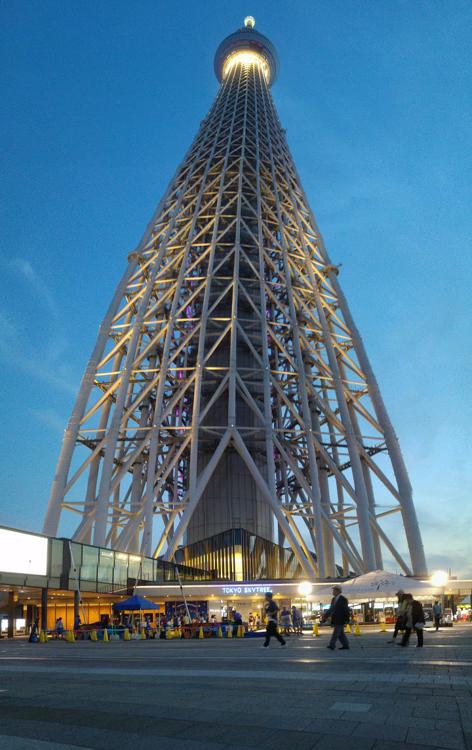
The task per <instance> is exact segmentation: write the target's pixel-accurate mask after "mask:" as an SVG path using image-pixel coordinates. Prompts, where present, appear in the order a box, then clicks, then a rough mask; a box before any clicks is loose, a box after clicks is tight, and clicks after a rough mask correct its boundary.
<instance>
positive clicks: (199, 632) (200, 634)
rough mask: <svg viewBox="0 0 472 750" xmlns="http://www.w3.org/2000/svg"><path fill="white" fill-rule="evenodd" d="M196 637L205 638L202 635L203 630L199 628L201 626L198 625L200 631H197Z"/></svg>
mask: <svg viewBox="0 0 472 750" xmlns="http://www.w3.org/2000/svg"><path fill="white" fill-rule="evenodd" d="M198 637H199V638H204V637H205V636H204V635H203V628H202V626H201V625H200V630H199V631H198Z"/></svg>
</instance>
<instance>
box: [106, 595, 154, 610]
mask: <svg viewBox="0 0 472 750" xmlns="http://www.w3.org/2000/svg"><path fill="white" fill-rule="evenodd" d="M113 609H114V610H115V611H116V612H130V611H134V610H138V609H160V607H159V605H158V604H154V602H151V601H150V599H146V598H145V597H144V596H138V594H135V595H134V596H130V597H129V599H125V600H124V601H123V602H118V603H117V604H114V605H113Z"/></svg>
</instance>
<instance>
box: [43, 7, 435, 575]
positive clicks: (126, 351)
mask: <svg viewBox="0 0 472 750" xmlns="http://www.w3.org/2000/svg"><path fill="white" fill-rule="evenodd" d="M254 26H255V21H254V19H253V18H252V17H251V16H248V17H246V19H245V21H244V27H243V28H242V29H239V30H238V31H236V32H234V33H233V34H230V35H229V36H228V37H226V39H224V40H223V41H222V42H221V44H220V45H219V47H218V49H217V51H216V54H215V61H214V68H215V73H216V76H217V78H218V81H219V82H220V89H219V92H218V95H217V97H216V100H215V102H214V104H213V106H212V107H211V109H210V112H209V113H208V116H207V117H206V118H205V120H204V121H203V122H202V125H201V127H200V130H199V132H198V134H197V136H196V138H195V140H194V142H193V143H192V145H191V147H190V149H189V151H188V153H187V155H186V157H185V159H184V162H183V164H182V166H181V167H180V168H179V170H178V172H177V174H176V176H175V177H174V179H173V180H172V182H171V184H170V185H169V187H168V190H167V192H166V194H165V195H164V197H163V199H162V200H161V202H160V204H159V206H158V208H157V210H156V212H155V214H154V217H153V219H152V221H151V223H150V225H149V227H148V229H147V231H146V233H145V236H144V238H143V240H142V242H141V243H140V245H139V247H138V248H137V250H136V251H135V252H133V253H131V254H130V256H129V259H128V267H127V269H126V271H125V274H124V276H123V278H122V280H121V282H120V283H119V285H118V287H117V291H116V293H115V295H114V298H113V300H112V302H111V305H110V307H109V309H108V312H107V313H106V315H105V318H104V320H103V322H102V325H101V327H100V332H99V336H98V339H97V342H96V345H95V348H94V350H93V354H92V357H91V359H90V361H89V364H88V366H87V368H86V371H85V374H84V377H83V380H82V384H81V387H80V391H79V394H78V397H77V402H76V405H75V408H74V410H73V413H72V416H71V419H70V422H69V425H68V428H67V430H66V433H65V437H64V443H63V447H62V451H61V456H60V459H59V464H58V469H57V472H56V476H55V479H54V483H53V488H52V493H51V498H50V502H49V506H48V511H47V516H46V521H45V526H44V530H45V532H46V533H49V534H55V533H57V529H58V524H59V520H60V516H61V514H62V513H65V512H66V511H74V512H75V513H77V511H78V512H79V513H80V521H79V523H78V525H77V528H76V531H75V535H74V538H75V539H77V540H78V541H82V542H92V543H94V544H96V545H98V546H111V547H114V548H115V549H119V550H125V551H135V552H139V551H140V552H142V553H144V554H146V555H156V556H157V555H165V556H166V557H167V558H168V559H173V558H174V556H175V554H176V552H177V550H178V549H179V548H180V547H181V545H186V547H187V548H189V549H190V548H192V549H195V548H196V547H195V545H197V546H198V544H199V543H203V540H205V545H206V548H211V549H214V550H215V551H214V567H215V568H216V569H217V570H218V574H219V575H220V576H221V577H224V575H225V572H224V559H223V558H224V555H223V556H221V555H219V552H218V553H217V550H216V546H215V545H217V542H216V541H215V540H217V539H220V538H221V535H223V536H224V535H225V534H227V533H228V534H229V533H233V530H235V529H243V530H245V532H247V533H249V534H250V535H251V538H252V539H256V540H257V539H259V540H260V539H262V540H265V542H264V543H266V544H272V545H273V544H274V543H275V540H276V539H277V541H278V543H279V544H280V545H282V546H285V548H287V549H288V550H290V552H291V555H292V558H293V561H294V562H293V564H294V566H295V567H296V569H297V570H298V571H299V572H300V573H302V574H303V575H306V576H310V577H318V578H325V577H328V576H329V577H335V576H336V575H338V574H339V572H340V571H342V572H343V573H344V574H345V575H347V574H348V573H349V572H350V571H354V572H356V573H361V572H365V571H368V570H374V569H376V568H381V567H382V565H383V555H384V554H385V553H387V555H388V556H390V557H393V558H394V559H395V561H396V563H397V564H398V565H399V566H400V567H401V568H402V570H403V571H404V572H405V573H411V572H413V573H415V574H424V573H425V570H426V565H425V559H424V553H423V547H422V543H421V536H420V533H419V529H418V523H417V519H416V515H415V510H414V506H413V502H412V498H411V487H410V484H409V481H408V476H407V473H406V468H405V464H404V462H403V459H402V456H401V453H400V449H399V446H398V442H397V439H396V437H395V435H394V432H393V428H392V426H391V424H390V421H389V419H388V415H387V411H386V409H385V406H384V404H383V401H382V399H381V396H380V391H379V389H378V386H377V383H376V381H375V378H374V376H373V372H372V369H371V366H370V363H369V361H368V359H367V356H366V354H365V350H364V348H363V345H362V341H361V339H360V336H359V333H358V331H357V329H356V327H355V325H354V322H353V319H352V316H351V314H350V312H349V309H348V307H347V303H346V301H345V298H344V296H343V294H342V291H341V287H340V285H339V281H338V278H337V274H338V269H337V268H336V267H335V266H333V264H332V262H331V261H330V259H329V258H328V256H327V253H326V250H325V248H324V245H323V241H322V238H321V235H320V233H319V231H318V228H317V226H316V223H315V219H314V216H313V214H312V212H311V209H310V207H309V205H308V202H307V199H306V196H305V194H304V192H303V188H302V186H301V183H300V180H299V177H298V174H297V171H296V168H295V165H294V162H293V160H292V157H291V154H290V151H289V149H288V146H287V143H286V140H285V134H284V131H283V130H282V128H281V125H280V122H279V119H278V116H277V112H276V109H275V106H274V102H273V100H272V97H271V92H270V88H271V86H272V85H273V84H274V82H275V80H276V78H277V74H278V69H279V62H278V56H277V53H276V50H275V47H274V45H273V44H272V42H270V40H269V39H267V37H265V36H264V35H262V34H260V33H259V32H258V31H256V30H255V28H254ZM392 514H396V515H397V518H398V521H399V524H401V523H403V525H404V528H405V536H406V543H407V545H408V549H409V552H410V559H407V558H406V559H405V558H404V557H403V556H402V555H401V554H400V553H399V552H398V550H397V548H396V546H395V545H394V544H393V543H392V541H391V540H390V539H389V537H388V535H387V532H386V530H385V529H384V528H383V522H384V517H385V516H386V515H392ZM276 535H277V536H276ZM211 540H213V542H212V541H211ZM212 545H213V546H212ZM212 554H213V553H212ZM254 554H255V553H254ZM261 559H262V558H261ZM274 570H275V568H274ZM285 574H286V569H285V568H284V569H282V568H280V567H279V568H277V571H276V572H275V573H274V577H283V576H284V575H285ZM259 575H260V573H259Z"/></svg>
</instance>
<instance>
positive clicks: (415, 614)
mask: <svg viewBox="0 0 472 750" xmlns="http://www.w3.org/2000/svg"><path fill="white" fill-rule="evenodd" d="M405 598H406V602H407V604H406V617H405V631H404V633H403V638H402V640H401V643H400V644H399V645H400V646H403V647H405V646H408V642H409V640H410V635H411V631H412V630H414V631H415V633H416V638H417V642H416V647H417V648H423V630H424V623H425V618H424V612H423V606H422V604H421V602H418V601H416V599H413V596H412V594H405Z"/></svg>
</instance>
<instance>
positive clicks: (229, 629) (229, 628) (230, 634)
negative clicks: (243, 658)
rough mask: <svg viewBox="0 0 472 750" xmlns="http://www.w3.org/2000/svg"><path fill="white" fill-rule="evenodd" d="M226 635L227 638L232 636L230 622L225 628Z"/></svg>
mask: <svg viewBox="0 0 472 750" xmlns="http://www.w3.org/2000/svg"><path fill="white" fill-rule="evenodd" d="M226 637H227V638H232V637H233V626H232V625H231V624H230V625H229V626H228V627H227V628H226Z"/></svg>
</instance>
